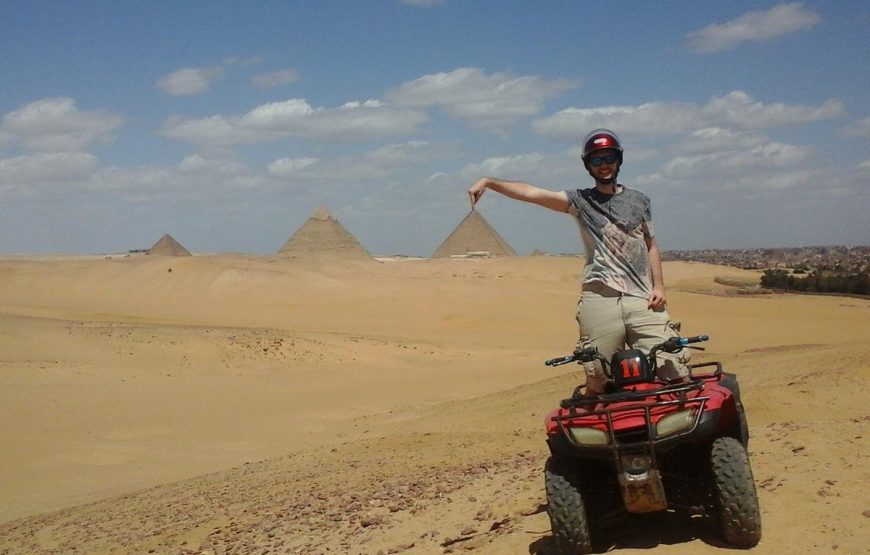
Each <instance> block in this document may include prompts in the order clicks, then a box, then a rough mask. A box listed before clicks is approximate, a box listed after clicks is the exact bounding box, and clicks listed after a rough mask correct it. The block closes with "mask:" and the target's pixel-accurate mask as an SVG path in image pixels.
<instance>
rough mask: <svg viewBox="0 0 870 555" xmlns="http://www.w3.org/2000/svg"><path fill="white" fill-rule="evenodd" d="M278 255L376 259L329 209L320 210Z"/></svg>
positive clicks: (289, 240) (312, 215)
mask: <svg viewBox="0 0 870 555" xmlns="http://www.w3.org/2000/svg"><path fill="white" fill-rule="evenodd" d="M278 256H287V257H292V258H320V259H322V258H332V259H340V260H372V255H370V254H369V252H368V251H367V250H366V249H365V247H363V246H362V245H361V244H360V242H359V241H357V239H356V237H354V236H353V235H352V234H351V233H350V232H349V231H348V230H347V229H345V227H344V226H343V225H341V222H339V221H338V220H337V219H336V218H335V216H333V215H332V213H331V212H330V211H329V210H327V209H326V208H323V207H321V208H318V209H317V210H315V211H314V213H313V214H311V217H310V218H308V220H307V221H306V222H305V223H304V224H302V227H300V228H299V229H297V230H296V233H294V234H293V235H292V236H291V237H290V239H288V240H287V242H286V243H284V246H283V247H281V248H280V249H279V250H278Z"/></svg>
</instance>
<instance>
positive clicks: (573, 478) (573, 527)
mask: <svg viewBox="0 0 870 555" xmlns="http://www.w3.org/2000/svg"><path fill="white" fill-rule="evenodd" d="M544 484H545V485H546V488H547V514H548V515H549V516H550V526H551V527H552V529H553V539H554V541H555V544H556V553H558V554H559V555H580V554H583V553H589V552H590V551H591V550H592V542H591V538H590V535H589V521H588V518H587V515H586V505H585V503H584V502H583V495H582V494H581V492H580V486H579V485H580V476H579V473H578V471H577V467H576V463H572V461H571V460H570V459H566V458H563V457H559V456H557V455H553V456H551V457H550V458H549V459H547V464H546V466H545V467H544Z"/></svg>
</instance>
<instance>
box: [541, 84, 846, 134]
mask: <svg viewBox="0 0 870 555" xmlns="http://www.w3.org/2000/svg"><path fill="white" fill-rule="evenodd" d="M843 111H844V108H843V104H842V102H840V101H839V100H828V101H826V102H825V103H823V104H822V105H821V106H803V105H788V104H783V103H778V102H776V103H771V104H764V103H762V102H758V101H756V100H754V99H753V98H752V97H751V96H750V95H748V94H747V93H745V92H743V91H732V92H730V93H728V94H726V95H725V96H720V97H714V98H712V99H711V100H710V101H709V102H707V104H705V105H699V104H696V103H687V102H649V103H645V104H641V105H639V106H603V107H597V108H567V109H564V110H561V111H560V112H557V113H555V114H553V115H551V116H548V117H545V118H540V119H537V120H535V121H533V122H532V129H534V130H535V131H536V132H537V133H540V134H542V135H546V136H551V137H560V138H573V139H580V138H582V137H583V136H584V135H585V134H586V133H587V132H588V131H589V130H590V129H594V128H596V127H608V128H611V129H614V130H615V131H616V132H617V133H620V134H621V135H629V134H632V135H644V136H657V135H659V136H660V135H672V134H678V133H684V132H687V131H693V130H694V131H697V130H699V129H704V128H708V127H733V128H736V129H764V128H771V127H780V126H786V125H794V124H801V123H808V122H812V121H818V120H822V119H827V118H831V117H835V116H838V115H840V114H842V113H843Z"/></svg>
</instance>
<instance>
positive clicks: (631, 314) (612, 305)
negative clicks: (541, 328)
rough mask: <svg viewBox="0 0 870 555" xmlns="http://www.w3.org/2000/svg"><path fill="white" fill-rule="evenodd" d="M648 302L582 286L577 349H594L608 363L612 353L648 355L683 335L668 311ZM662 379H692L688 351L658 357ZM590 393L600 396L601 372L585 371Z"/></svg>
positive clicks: (595, 286) (599, 287) (597, 286)
mask: <svg viewBox="0 0 870 555" xmlns="http://www.w3.org/2000/svg"><path fill="white" fill-rule="evenodd" d="M647 305H648V301H647V299H643V298H640V297H633V296H631V295H625V294H623V293H621V292H619V291H616V290H614V289H611V288H609V287H607V286H605V285H603V284H600V283H598V282H593V283H586V284H584V285H583V293H582V294H581V296H580V300H579V302H578V303H577V324H578V325H579V326H580V339H579V341H578V347H582V346H583V345H594V346H595V347H597V348H598V352H599V353H601V354H602V355H603V356H604V357H605V358H606V359H607V360H610V358H611V357H612V356H613V353H615V352H617V351H619V350H622V349H625V348H627V347H628V348H634V349H640V350H641V351H643V352H645V353H648V352H649V351H650V349H652V348H653V347H654V346H656V345H658V344H659V343H662V342H663V341H666V340H667V339H669V338H671V337H678V336H679V335H680V323H679V322H677V321H674V320H671V317H670V314H668V311H667V310H666V309H665V308H662V309H658V310H652V309H650V308H648V307H647ZM656 358H657V362H658V375H659V378H661V379H664V380H674V379H677V378H681V377H686V376H688V375H689V368H688V366H687V364H688V362H689V359H690V358H691V355H690V353H689V350H688V349H682V350H681V351H679V352H677V353H658V354H657V355H656ZM586 371H587V372H586V373H587V376H586V385H587V391H589V390H591V391H592V392H593V393H594V392H600V391H602V390H603V389H604V384H605V383H606V382H607V377H606V376H604V375H603V374H601V375H597V374H599V371H598V370H594V369H592V368H587V369H586Z"/></svg>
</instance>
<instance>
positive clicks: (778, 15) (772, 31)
mask: <svg viewBox="0 0 870 555" xmlns="http://www.w3.org/2000/svg"><path fill="white" fill-rule="evenodd" d="M821 20H822V18H821V16H820V15H819V14H817V13H816V12H814V11H812V10H810V9H807V8H805V7H804V5H803V4H802V3H793V4H778V5H776V6H774V7H772V8H770V9H769V10H759V11H751V12H746V13H745V14H743V15H741V16H740V17H738V18H737V19H734V20H732V21H729V22H727V23H721V24H714V25H708V26H707V27H704V28H703V29H700V30H698V31H694V32H692V33H689V36H688V41H689V48H690V49H691V50H692V51H694V52H697V53H700V54H710V53H713V52H720V51H723V50H730V49H732V48H735V47H737V46H738V45H740V44H742V43H744V42H760V41H765V40H771V39H774V38H777V37H780V36H783V35H787V34H789V33H794V32H796V31H801V30H804V29H810V28H812V27H814V26H816V25H817V24H818V23H819V22H821Z"/></svg>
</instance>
